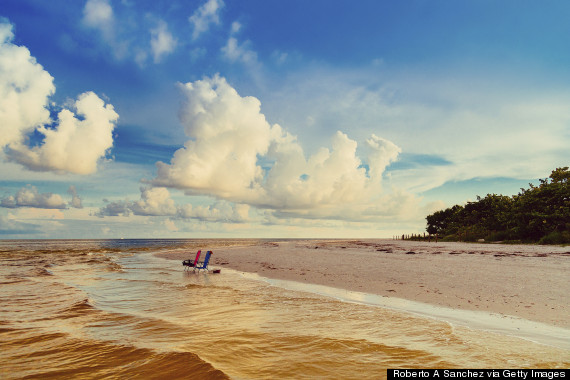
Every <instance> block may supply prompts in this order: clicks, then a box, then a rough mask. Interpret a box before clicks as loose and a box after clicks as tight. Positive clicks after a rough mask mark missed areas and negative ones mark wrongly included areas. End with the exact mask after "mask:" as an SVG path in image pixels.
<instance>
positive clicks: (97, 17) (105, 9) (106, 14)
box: [83, 0, 114, 34]
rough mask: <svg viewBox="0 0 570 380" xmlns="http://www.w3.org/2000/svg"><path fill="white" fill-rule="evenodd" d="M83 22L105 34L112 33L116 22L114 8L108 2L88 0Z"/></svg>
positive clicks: (84, 9)
mask: <svg viewBox="0 0 570 380" xmlns="http://www.w3.org/2000/svg"><path fill="white" fill-rule="evenodd" d="M83 22H84V23H85V25H87V26H90V27H92V28H97V29H100V30H101V31H102V32H103V33H105V34H110V33H112V27H113V22H114V16H113V8H112V7H111V5H110V4H109V1H108V0H87V3H85V7H84V8H83Z"/></svg>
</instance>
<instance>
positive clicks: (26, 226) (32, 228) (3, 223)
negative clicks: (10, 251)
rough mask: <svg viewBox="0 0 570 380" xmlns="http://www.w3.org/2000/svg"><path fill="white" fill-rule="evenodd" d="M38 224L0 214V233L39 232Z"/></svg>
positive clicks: (28, 233)
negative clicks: (23, 221)
mask: <svg viewBox="0 0 570 380" xmlns="http://www.w3.org/2000/svg"><path fill="white" fill-rule="evenodd" d="M38 227H39V226H37V225H35V224H30V223H21V222H18V221H17V220H14V219H12V218H6V217H4V216H2V215H0V235H31V234H37V233H38V232H39V228H38Z"/></svg>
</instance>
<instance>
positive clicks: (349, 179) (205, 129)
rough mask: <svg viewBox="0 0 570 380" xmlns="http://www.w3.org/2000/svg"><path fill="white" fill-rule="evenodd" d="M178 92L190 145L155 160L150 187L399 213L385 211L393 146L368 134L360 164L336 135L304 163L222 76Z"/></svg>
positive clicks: (295, 207)
mask: <svg viewBox="0 0 570 380" xmlns="http://www.w3.org/2000/svg"><path fill="white" fill-rule="evenodd" d="M181 89H182V92H183V94H184V96H185V100H184V103H183V105H182V108H181V110H180V119H181V121H182V123H183V125H184V127H185V133H186V134H187V136H188V137H189V140H188V141H187V142H186V143H185V145H184V147H183V148H181V149H179V150H178V151H176V152H175V154H174V156H173V157H172V159H171V161H170V164H166V163H163V162H158V163H157V176H156V178H155V179H154V180H153V181H152V183H153V184H154V185H156V186H163V187H174V188H179V189H183V190H185V191H187V192H188V193H191V194H206V195H211V196H215V197H217V198H219V199H223V200H227V201H232V202H236V203H240V204H249V205H252V206H255V207H258V208H261V209H269V210H273V211H275V212H279V213H281V215H285V214H288V215H292V214H294V215H297V216H299V217H306V218H312V217H318V218H341V219H342V218H343V213H345V214H346V213H347V212H348V213H350V214H354V215H355V216H354V218H358V215H360V216H361V217H362V215H365V214H366V213H369V214H370V215H369V217H372V216H373V215H374V216H379V215H386V214H390V215H394V214H397V213H399V212H400V211H401V210H402V209H403V208H404V207H403V206H402V207H400V209H399V210H393V209H391V208H389V207H386V204H388V203H389V202H390V201H392V200H393V197H392V198H390V197H391V195H389V194H388V193H386V192H385V191H383V188H382V176H383V173H384V170H385V168H386V166H387V165H388V164H389V163H391V162H393V161H394V160H396V159H397V157H398V154H399V153H400V148H399V147H397V146H396V145H395V144H394V143H392V142H390V141H388V140H386V139H383V138H380V137H378V136H376V135H372V137H370V139H368V140H367V144H366V145H367V148H368V150H369V151H370V152H371V153H370V154H369V155H368V156H367V157H366V158H365V159H361V158H360V157H358V156H357V153H356V152H357V147H358V144H357V142H356V141H354V140H352V139H350V138H349V137H348V136H347V135H346V134H344V133H342V132H340V131H339V132H337V133H336V134H335V135H334V136H333V137H332V141H331V148H330V149H329V148H324V147H323V148H321V149H319V150H318V151H317V152H316V153H315V154H313V155H311V156H310V157H308V158H307V157H305V154H304V152H303V149H302V147H301V145H300V144H299V143H298V141H297V140H296V138H295V136H292V135H290V134H289V133H287V132H286V131H285V130H283V128H281V127H280V126H279V125H277V124H275V125H270V124H269V123H268V122H267V120H266V118H265V116H264V115H263V114H262V113H261V109H260V107H261V104H260V102H259V100H258V99H256V98H254V97H249V96H247V97H242V96H240V95H239V94H238V93H237V91H236V90H235V89H234V88H232V87H231V86H230V85H229V84H228V83H227V82H226V80H225V79H224V78H221V77H220V76H214V77H213V78H204V79H203V80H199V81H196V82H193V83H187V84H184V85H181ZM262 163H264V164H263V166H262ZM398 197H399V198H400V199H403V198H406V197H405V196H403V195H402V194H400V195H398ZM405 200H406V202H407V203H413V202H415V198H414V197H413V196H408V197H407V198H406V199H405ZM367 218H368V217H367Z"/></svg>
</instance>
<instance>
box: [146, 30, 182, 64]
mask: <svg viewBox="0 0 570 380" xmlns="http://www.w3.org/2000/svg"><path fill="white" fill-rule="evenodd" d="M176 43H177V42H176V39H175V38H174V37H173V36H172V34H170V32H169V31H168V26H167V25H166V23H165V22H164V21H162V20H160V21H159V23H158V26H157V27H156V28H154V29H152V30H151V39H150V46H151V49H152V54H153V56H154V63H158V62H160V60H161V59H162V57H164V56H165V55H167V54H170V53H172V52H173V51H174V49H175V48H176Z"/></svg>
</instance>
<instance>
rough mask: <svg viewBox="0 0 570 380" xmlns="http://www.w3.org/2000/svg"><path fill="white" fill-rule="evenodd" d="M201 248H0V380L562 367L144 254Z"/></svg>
mask: <svg viewBox="0 0 570 380" xmlns="http://www.w3.org/2000/svg"><path fill="white" fill-rule="evenodd" d="M217 243H220V242H219V241H218V242H217ZM223 243H224V244H226V245H231V244H243V241H224V242H223ZM207 244H208V242H207V241H195V240H155V241H141V240H134V241H123V240H116V241H104V242H102V241H53V242H52V241H50V242H45V241H11V242H0V261H1V264H2V265H1V266H0V304H1V305H2V307H1V308H0V363H1V365H0V377H2V378H21V377H25V376H29V377H31V378H34V377H37V378H50V377H52V378H62V377H70V376H78V377H81V378H101V377H106V378H125V377H137V376H140V377H143V378H166V377H172V378H175V377H188V378H200V379H202V378H206V379H207V378H211V379H219V378H228V377H229V378H234V379H258V378H295V379H298V378H314V377H318V378H331V379H332V378H335V379H336V378H344V379H350V378H359V379H360V378H384V377H385V376H386V368H397V367H408V368H410V367H440V368H442V367H456V368H457V367H462V368H465V367H470V368H474V367H477V368H485V367H487V368H490V367H493V368H499V367H510V368H519V367H568V366H569V365H570V351H568V350H565V349H560V348H554V347H549V346H546V345H539V344H535V343H531V342H528V341H523V340H520V339H516V338H513V337H508V336H504V335H500V334H493V333H486V332H481V331H477V330H470V329H468V328H464V327H458V326H454V325H452V324H449V323H446V322H442V321H438V320H435V319H429V318H423V317H420V316H416V315H413V314H409V313H403V312H400V311H397V310H393V309H388V308H383V307H378V306H374V305H367V304H362V303H354V302H342V301H340V300H338V299H336V298H333V297H328V296H326V295H319V294H317V293H309V292H305V291H301V290H299V289H292V288H289V289H287V288H284V287H281V286H272V285H271V284H270V283H267V282H264V281H259V280H258V279H255V278H251V277H249V276H243V275H241V274H240V273H237V272H233V271H231V270H228V269H225V268H224V269H223V270H222V273H221V274H211V273H210V274H208V273H193V272H184V271H183V270H182V265H180V263H179V262H178V261H169V260H164V259H160V258H156V257H154V256H153V254H154V253H155V252H157V251H160V250H164V249H168V250H188V251H189V252H195V249H197V247H199V248H202V249H207V248H209V247H208V246H207ZM218 245H219V244H218ZM189 256H193V254H189Z"/></svg>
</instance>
